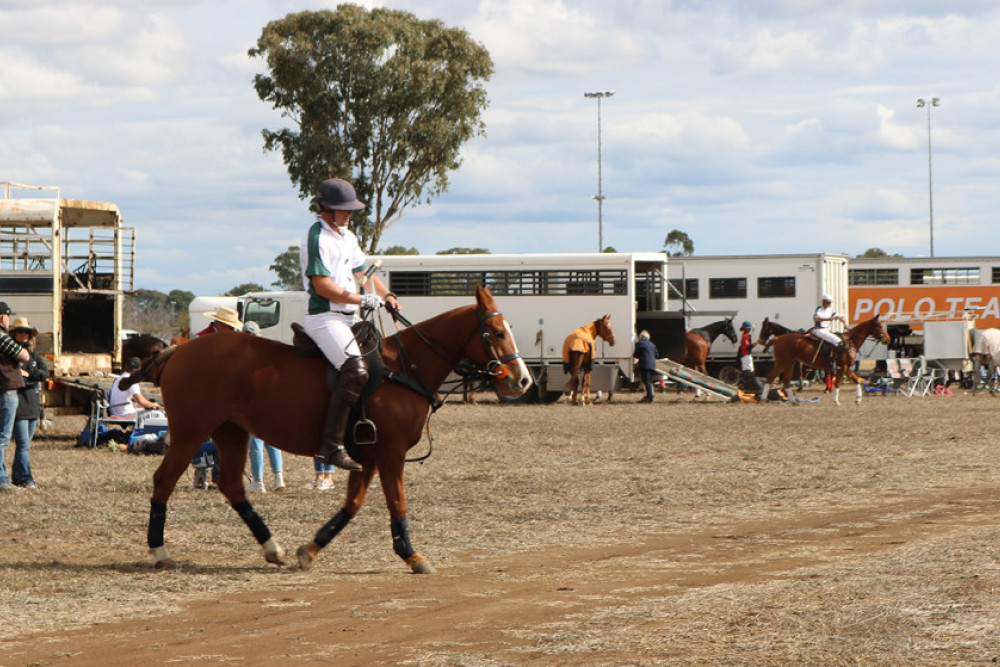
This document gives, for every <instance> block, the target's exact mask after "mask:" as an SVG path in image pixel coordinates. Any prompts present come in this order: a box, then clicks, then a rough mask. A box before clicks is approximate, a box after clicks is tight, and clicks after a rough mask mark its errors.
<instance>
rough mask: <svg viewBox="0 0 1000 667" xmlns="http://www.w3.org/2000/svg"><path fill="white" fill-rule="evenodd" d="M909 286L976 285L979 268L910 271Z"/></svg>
mask: <svg viewBox="0 0 1000 667" xmlns="http://www.w3.org/2000/svg"><path fill="white" fill-rule="evenodd" d="M910 284H911V285H978V284H979V267H975V268H968V269H910Z"/></svg>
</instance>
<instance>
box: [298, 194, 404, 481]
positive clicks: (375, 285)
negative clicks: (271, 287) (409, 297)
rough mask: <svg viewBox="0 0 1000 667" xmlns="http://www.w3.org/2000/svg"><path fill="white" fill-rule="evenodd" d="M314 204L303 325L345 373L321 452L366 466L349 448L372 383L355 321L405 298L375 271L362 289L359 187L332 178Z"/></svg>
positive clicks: (350, 465) (304, 261)
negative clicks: (356, 222) (357, 411)
mask: <svg viewBox="0 0 1000 667" xmlns="http://www.w3.org/2000/svg"><path fill="white" fill-rule="evenodd" d="M314 202H315V204H316V205H317V206H318V207H319V215H318V216H317V218H316V221H315V222H314V223H313V224H312V225H311V226H310V227H309V230H308V231H307V232H306V235H305V238H304V239H303V241H302V244H301V245H300V246H299V261H300V262H301V265H302V284H303V288H304V289H305V290H306V291H307V292H308V293H309V301H308V304H307V306H306V315H305V318H304V322H303V324H304V328H305V330H306V333H308V334H309V336H310V337H311V338H312V339H313V340H314V341H315V342H316V344H317V345H318V346H319V348H320V349H321V350H322V351H323V354H324V356H326V358H327V360H328V361H329V362H330V363H331V364H333V365H334V367H336V368H337V369H338V370H339V371H340V377H339V379H338V380H337V385H336V386H335V387H334V388H333V390H332V391H331V392H330V399H329V404H328V406H327V410H326V421H325V423H324V427H323V439H322V442H321V444H320V450H319V453H318V454H317V455H316V456H317V458H319V459H320V461H322V462H324V463H332V464H333V465H335V466H337V467H338V468H343V469H345V470H361V466H360V465H358V463H357V462H356V461H355V460H354V459H352V458H351V457H350V455H349V454H348V453H347V449H345V447H344V431H345V430H346V428H347V419H348V413H349V411H350V409H351V405H352V404H353V403H354V402H355V401H357V400H358V397H359V396H360V395H361V390H362V389H363V388H364V386H365V383H366V382H367V381H368V364H367V363H365V360H364V359H363V358H362V357H361V350H360V348H359V347H358V344H357V342H356V341H355V340H354V334H353V333H352V332H351V325H352V324H354V323H355V322H357V321H358V320H359V319H360V318H359V316H358V309H359V307H361V308H364V309H366V310H374V309H376V308H378V307H379V306H381V305H382V304H383V300H384V301H385V302H386V305H387V306H388V307H389V308H392V309H394V310H398V309H399V302H398V301H397V300H396V295H395V294H393V293H392V292H390V291H389V290H388V288H386V286H385V285H384V284H383V283H382V281H381V280H379V279H378V278H377V277H376V276H374V275H373V276H371V277H370V278H369V279H368V281H367V284H366V285H365V288H366V290H367V293H365V294H360V293H359V292H358V281H359V280H362V279H364V274H365V269H366V268H367V263H368V260H367V258H366V257H365V254H364V252H363V251H362V250H361V246H360V245H359V244H358V239H357V237H356V236H355V235H354V233H353V232H352V231H351V230H350V229H348V225H349V224H350V223H351V213H352V212H354V211H359V210H361V209H363V208H364V207H365V205H364V204H363V203H362V202H360V201H358V197H357V195H356V194H355V192H354V187H353V186H352V185H351V184H350V183H348V182H347V181H344V180H341V179H339V178H330V179H327V180H325V181H323V182H322V183H320V185H319V189H318V191H317V193H316V198H315V200H314ZM390 299H391V301H390Z"/></svg>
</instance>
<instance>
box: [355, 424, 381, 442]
mask: <svg viewBox="0 0 1000 667" xmlns="http://www.w3.org/2000/svg"><path fill="white" fill-rule="evenodd" d="M376 442H378V429H377V428H376V427H375V422H373V421H372V420H371V419H359V420H358V422H357V423H356V424H355V425H354V443H355V444H357V445H374V444H375V443H376Z"/></svg>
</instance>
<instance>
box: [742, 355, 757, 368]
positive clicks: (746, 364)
mask: <svg viewBox="0 0 1000 667" xmlns="http://www.w3.org/2000/svg"><path fill="white" fill-rule="evenodd" d="M740 370H741V371H753V370H754V368H753V357H752V356H750V355H749V354H748V355H746V356H743V357H740Z"/></svg>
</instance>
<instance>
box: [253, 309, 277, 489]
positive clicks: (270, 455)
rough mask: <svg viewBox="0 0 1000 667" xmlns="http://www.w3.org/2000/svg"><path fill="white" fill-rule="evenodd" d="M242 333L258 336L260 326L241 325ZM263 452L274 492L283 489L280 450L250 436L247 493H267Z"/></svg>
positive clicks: (254, 323) (254, 324)
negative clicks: (269, 468)
mask: <svg viewBox="0 0 1000 667" xmlns="http://www.w3.org/2000/svg"><path fill="white" fill-rule="evenodd" d="M243 331H244V333H248V334H250V335H251V336H260V335H261V334H260V325H259V324H257V323H256V322H254V321H253V320H251V321H249V322H247V323H246V324H244V325H243ZM264 450H267V461H268V463H270V465H271V472H272V473H274V490H275V491H277V490H279V489H283V488H285V477H284V473H283V472H282V463H283V461H282V459H281V450H280V449H277V448H276V447H272V446H271V445H269V444H267V443H266V442H264V441H263V440H261V439H260V438H258V437H257V436H255V435H253V434H252V433H251V434H250V476H251V477H252V478H253V480H252V481H251V482H250V486H248V487H247V491H250V492H257V493H267V489H266V488H265V486H264Z"/></svg>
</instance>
